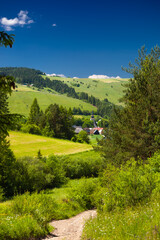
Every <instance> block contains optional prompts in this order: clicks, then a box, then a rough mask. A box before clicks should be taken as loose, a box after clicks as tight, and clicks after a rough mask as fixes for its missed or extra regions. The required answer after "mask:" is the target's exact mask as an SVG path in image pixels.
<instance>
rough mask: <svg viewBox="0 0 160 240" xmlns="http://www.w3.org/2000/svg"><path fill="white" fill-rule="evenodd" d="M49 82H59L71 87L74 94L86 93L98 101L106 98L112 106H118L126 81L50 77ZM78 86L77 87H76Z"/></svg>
mask: <svg viewBox="0 0 160 240" xmlns="http://www.w3.org/2000/svg"><path fill="white" fill-rule="evenodd" d="M50 79H51V80H55V79H57V80H60V81H63V82H64V83H66V84H68V86H70V87H73V88H74V89H75V90H76V92H86V93H88V94H89V95H93V96H94V97H96V98H99V99H100V100H103V99H104V98H108V100H109V101H110V102H112V103H114V104H119V99H120V98H121V97H122V96H123V90H124V87H123V86H122V85H123V84H125V83H126V82H127V81H128V79H113V78H109V79H89V78H76V79H73V78H61V77H50ZM77 84H79V87H77V86H76V85H77Z"/></svg>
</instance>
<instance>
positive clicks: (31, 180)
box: [16, 156, 66, 193]
mask: <svg viewBox="0 0 160 240" xmlns="http://www.w3.org/2000/svg"><path fill="white" fill-rule="evenodd" d="M17 169H18V174H17V176H16V182H17V189H18V190H17V193H24V192H25V191H30V192H32V191H40V190H43V189H46V188H53V187H58V186H60V184H62V183H64V182H65V181H66V177H65V172H64V170H63V169H62V167H61V165H60V161H59V160H58V158H56V157H55V156H50V157H48V158H42V159H37V158H32V157H23V158H19V159H17Z"/></svg>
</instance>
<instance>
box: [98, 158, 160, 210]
mask: <svg viewBox="0 0 160 240" xmlns="http://www.w3.org/2000/svg"><path fill="white" fill-rule="evenodd" d="M102 182H103V186H104V187H105V188H104V189H105V190H103V191H104V192H105V194H104V196H103V202H104V206H103V209H104V210H107V211H111V210H112V209H114V208H116V207H120V208H124V207H127V206H135V205H137V204H140V203H144V202H147V201H149V199H150V197H151V193H152V191H153V190H154V188H155V187H156V177H155V174H154V172H153V171H152V169H151V167H150V165H143V164H140V165H138V163H137V162H136V161H134V160H132V161H131V162H130V163H128V166H125V167H122V168H121V169H120V170H117V169H116V168H114V167H112V169H108V170H106V171H105V172H104V175H103V177H102Z"/></svg>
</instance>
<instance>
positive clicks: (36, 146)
mask: <svg viewBox="0 0 160 240" xmlns="http://www.w3.org/2000/svg"><path fill="white" fill-rule="evenodd" d="M9 140H10V145H11V149H12V150H13V152H14V154H15V156H16V157H23V156H33V157H35V156H36V155H37V152H38V151H39V150H40V151H41V153H42V155H43V156H48V155H51V154H55V155H65V154H73V153H78V152H83V151H87V150H91V149H92V146H91V145H88V144H81V143H75V142H71V141H68V140H61V139H56V138H48V137H43V136H37V135H32V134H27V133H21V132H14V131H11V132H10V133H9Z"/></svg>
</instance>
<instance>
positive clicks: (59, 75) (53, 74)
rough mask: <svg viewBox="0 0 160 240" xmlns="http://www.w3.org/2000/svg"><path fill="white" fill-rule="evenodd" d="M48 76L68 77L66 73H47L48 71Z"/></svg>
mask: <svg viewBox="0 0 160 240" xmlns="http://www.w3.org/2000/svg"><path fill="white" fill-rule="evenodd" d="M46 76H48V77H63V78H66V76H65V75H64V74H56V73H51V74H47V73H46Z"/></svg>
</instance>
